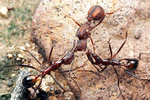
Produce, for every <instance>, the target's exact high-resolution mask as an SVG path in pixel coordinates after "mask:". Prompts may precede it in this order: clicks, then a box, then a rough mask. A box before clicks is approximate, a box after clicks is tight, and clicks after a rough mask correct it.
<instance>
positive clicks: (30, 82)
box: [22, 75, 37, 88]
mask: <svg viewBox="0 0 150 100" xmlns="http://www.w3.org/2000/svg"><path fill="white" fill-rule="evenodd" d="M36 82H37V78H36V77H35V76H34V75H28V76H26V77H24V79H23V80H22V84H23V86H24V87H25V88H30V87H33V86H34V85H35V83H36Z"/></svg>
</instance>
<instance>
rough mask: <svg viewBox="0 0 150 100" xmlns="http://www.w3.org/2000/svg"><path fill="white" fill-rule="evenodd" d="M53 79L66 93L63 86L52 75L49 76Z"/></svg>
mask: <svg viewBox="0 0 150 100" xmlns="http://www.w3.org/2000/svg"><path fill="white" fill-rule="evenodd" d="M49 75H50V76H51V77H52V78H53V80H54V81H55V82H56V83H57V84H58V85H59V86H60V88H62V89H63V90H64V92H65V91H66V90H65V89H64V88H63V87H62V86H61V84H60V83H59V82H58V81H57V80H56V79H55V78H54V77H53V75H51V74H49Z"/></svg>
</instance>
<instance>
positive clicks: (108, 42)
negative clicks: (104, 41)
mask: <svg viewBox="0 0 150 100" xmlns="http://www.w3.org/2000/svg"><path fill="white" fill-rule="evenodd" d="M110 39H111V38H109V41H108V44H109V50H110V54H111V56H110V58H111V57H112V54H113V53H112V49H111V44H110Z"/></svg>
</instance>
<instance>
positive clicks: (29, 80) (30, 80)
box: [6, 43, 81, 93]
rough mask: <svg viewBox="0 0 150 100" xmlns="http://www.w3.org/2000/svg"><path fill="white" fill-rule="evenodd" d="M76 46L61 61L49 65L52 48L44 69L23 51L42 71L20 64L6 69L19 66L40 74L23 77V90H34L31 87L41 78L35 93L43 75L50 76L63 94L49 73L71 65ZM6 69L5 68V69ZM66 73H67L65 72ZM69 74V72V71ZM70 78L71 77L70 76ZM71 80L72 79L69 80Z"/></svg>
mask: <svg viewBox="0 0 150 100" xmlns="http://www.w3.org/2000/svg"><path fill="white" fill-rule="evenodd" d="M76 44H80V43H76ZM76 44H74V47H73V48H72V49H71V50H69V51H67V52H66V53H65V54H64V56H63V57H62V58H61V60H59V61H54V62H51V63H50V58H51V54H52V51H53V46H52V48H51V50H50V54H49V59H48V63H49V67H46V66H44V65H43V64H42V63H40V62H39V60H38V59H37V58H36V57H35V56H34V55H33V54H32V53H31V52H29V51H28V50H23V51H25V52H28V53H30V55H31V56H32V57H33V58H34V59H35V60H36V61H37V62H38V63H39V64H40V65H41V66H42V67H44V69H43V70H39V69H38V68H36V67H33V66H30V65H22V64H17V65H9V66H7V67H12V66H19V67H27V68H32V69H35V70H37V71H38V72H40V74H38V75H28V76H26V77H24V79H23V80H22V84H23V86H24V87H25V88H31V87H32V88H34V87H33V86H34V85H35V83H36V82H37V80H38V78H39V77H41V80H40V83H39V84H38V86H37V87H36V89H35V91H36V90H37V89H38V88H39V86H40V85H41V83H42V79H43V78H44V77H45V75H50V76H51V77H52V78H53V79H54V81H55V82H56V83H57V84H58V85H59V86H60V87H61V88H62V89H63V90H64V92H65V89H64V88H63V87H62V86H61V85H60V84H59V82H58V81H57V80H56V79H55V78H54V77H53V75H51V71H54V70H56V69H58V68H59V67H61V65H62V64H65V65H66V64H71V63H72V61H73V60H74V52H75V48H76ZM7 67H6V68H7ZM66 72H68V71H66ZM69 72H70V70H69ZM70 78H71V76H70ZM71 79H73V78H71ZM73 81H74V82H75V80H74V79H73ZM75 84H76V85H77V87H78V89H79V91H80V93H81V90H80V88H79V86H78V84H77V83H76V82H75Z"/></svg>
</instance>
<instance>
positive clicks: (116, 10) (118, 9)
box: [106, 4, 125, 15]
mask: <svg viewBox="0 0 150 100" xmlns="http://www.w3.org/2000/svg"><path fill="white" fill-rule="evenodd" d="M124 5H125V4H124ZM124 5H123V6H121V7H120V8H118V9H116V10H114V11H113V12H109V13H106V14H108V15H111V14H113V13H115V12H116V11H118V10H120V9H121V8H123V7H124Z"/></svg>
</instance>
